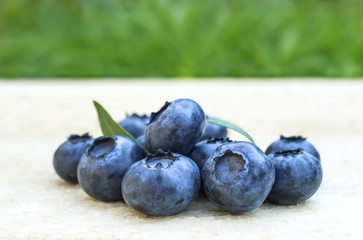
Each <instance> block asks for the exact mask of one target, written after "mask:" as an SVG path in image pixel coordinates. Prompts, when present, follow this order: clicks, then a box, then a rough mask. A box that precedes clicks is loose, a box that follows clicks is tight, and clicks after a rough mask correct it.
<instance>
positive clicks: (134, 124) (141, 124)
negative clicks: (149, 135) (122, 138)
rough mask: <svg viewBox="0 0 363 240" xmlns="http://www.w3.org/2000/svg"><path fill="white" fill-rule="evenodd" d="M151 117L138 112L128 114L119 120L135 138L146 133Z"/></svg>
mask: <svg viewBox="0 0 363 240" xmlns="http://www.w3.org/2000/svg"><path fill="white" fill-rule="evenodd" d="M149 121H150V118H149V117H148V116H146V115H143V116H139V115H138V114H135V113H134V114H132V115H131V116H128V115H126V118H125V119H124V120H122V121H121V122H119V124H120V125H121V126H122V127H123V128H124V129H125V130H126V131H128V132H129V133H130V134H131V135H132V136H133V137H134V138H137V137H139V136H141V135H143V134H144V132H145V128H146V124H148V123H149Z"/></svg>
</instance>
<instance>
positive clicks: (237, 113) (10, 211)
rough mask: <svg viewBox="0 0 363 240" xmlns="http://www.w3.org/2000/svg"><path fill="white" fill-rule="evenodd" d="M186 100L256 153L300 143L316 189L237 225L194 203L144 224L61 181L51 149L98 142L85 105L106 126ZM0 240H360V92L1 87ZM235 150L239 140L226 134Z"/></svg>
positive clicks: (285, 85)
mask: <svg viewBox="0 0 363 240" xmlns="http://www.w3.org/2000/svg"><path fill="white" fill-rule="evenodd" d="M177 98H191V99H194V100H195V101H197V102H198V103H199V104H200V105H201V106H202V107H203V109H204V111H205V112H206V113H207V114H208V115H210V116H215V117H219V118H221V119H224V120H227V121H230V122H233V123H235V124H237V125H238V126H240V127H242V128H243V129H244V130H246V131H247V132H248V133H250V134H251V135H252V136H253V137H254V139H255V141H256V144H257V145H258V146H259V147H260V148H261V149H262V150H265V149H266V147H267V146H268V145H269V144H270V143H271V142H273V141H275V140H277V139H278V137H279V135H280V134H284V135H303V136H306V137H308V140H309V141H310V142H312V143H313V144H314V145H315V146H316V148H317V149H318V151H319V152H320V155H321V159H322V160H321V161H322V166H323V172H324V176H323V183H322V185H321V187H320V189H319V190H318V192H317V193H316V194H315V195H314V196H313V197H312V198H311V199H309V200H307V201H306V202H303V203H301V204H298V205H291V206H280V205H274V204H269V203H265V204H263V205H262V206H260V207H259V208H258V209H256V210H254V211H252V212H249V213H245V214H229V213H227V212H223V211H221V210H218V209H217V208H216V207H214V205H212V204H211V203H210V202H209V201H208V200H207V199H206V198H205V197H203V196H199V197H198V198H197V199H196V200H195V201H194V202H193V203H192V204H191V205H190V206H189V207H188V208H187V209H186V211H184V212H182V213H180V214H177V215H174V216H170V217H148V216H145V215H142V214H140V213H137V212H135V211H134V210H132V209H130V208H129V207H128V206H127V205H126V204H125V203H124V202H114V203H103V202H100V201H97V200H94V199H92V198H91V197H89V196H87V195H86V194H85V193H84V192H83V191H82V189H81V188H80V187H79V185H71V184H68V183H66V182H64V181H63V180H61V179H60V178H59V177H58V176H57V175H56V173H55V171H54V169H53V166H52V158H53V154H54V152H55V150H56V148H57V147H58V146H59V145H60V144H61V143H62V142H63V141H64V140H66V138H67V137H68V135H70V134H72V133H78V134H81V133H84V132H90V133H91V135H93V136H99V135H100V134H101V132H100V128H99V125H98V120H97V114H96V111H95V109H94V107H93V104H92V100H93V99H94V100H97V101H99V102H100V103H101V104H103V106H104V107H105V108H106V109H107V110H108V111H109V112H110V114H111V115H112V116H113V117H114V118H115V119H117V120H120V119H122V118H123V117H124V114H125V113H126V112H128V113H132V112H137V113H150V112H151V111H157V110H158V109H159V108H160V107H161V106H162V105H163V104H164V102H165V101H167V100H168V101H171V100H173V99H177ZM0 110H1V115H0V153H1V158H0V193H1V194H0V215H1V217H0V239H24V238H30V239H148V240H149V239H170V238H172V239H207V238H208V239H255V238H257V239H291V238H292V237H293V238H294V239H361V238H360V236H361V235H362V234H363V228H362V227H361V226H362V223H361V222H360V221H361V216H362V214H363V205H362V203H363V198H362V197H363V191H362V190H363V163H362V161H363V158H362V156H363V81H339V80H333V81H330V80H319V79H315V80H314V79H313V80H306V79H289V80H287V81H279V80H278V79H275V80H258V81H251V80H244V81H238V80H233V79H211V80H204V81H194V80H190V79H179V80H178V81H176V80H173V79H171V80H170V81H165V80H163V81H160V80H157V79H156V80H154V81H145V80H138V81H136V80H127V81H117V80H107V79H105V80H102V79H100V80H90V81H66V80H54V79H53V80H51V81H50V80H49V81H48V80H43V81H34V80H20V81H5V80H4V81H0ZM229 136H230V137H231V138H232V139H234V140H244V137H243V136H240V135H239V134H237V133H234V132H232V131H229Z"/></svg>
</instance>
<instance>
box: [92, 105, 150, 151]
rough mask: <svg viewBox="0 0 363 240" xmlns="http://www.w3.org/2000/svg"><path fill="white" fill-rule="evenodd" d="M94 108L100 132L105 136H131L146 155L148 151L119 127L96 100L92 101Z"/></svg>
mask: <svg viewBox="0 0 363 240" xmlns="http://www.w3.org/2000/svg"><path fill="white" fill-rule="evenodd" d="M93 104H94V105H95V108H96V110H97V114H98V120H99V122H100V126H101V130H102V133H103V135H104V136H105V137H111V136H116V135H120V136H126V137H129V138H131V139H132V140H133V141H135V142H136V143H137V145H139V146H140V147H141V148H142V150H144V152H145V154H146V155H147V154H148V152H147V151H146V150H145V148H144V147H143V146H142V145H141V144H140V143H139V142H138V141H137V140H136V139H135V138H134V137H133V136H132V135H131V134H130V133H128V132H127V131H126V130H125V129H124V128H123V127H121V126H120V125H119V124H118V123H117V122H116V121H115V120H113V119H112V117H111V115H110V114H109V113H108V112H107V111H106V110H105V109H104V108H103V107H102V105H101V104H99V103H98V102H97V101H93Z"/></svg>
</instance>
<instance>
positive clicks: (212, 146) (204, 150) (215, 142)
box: [188, 138, 232, 171]
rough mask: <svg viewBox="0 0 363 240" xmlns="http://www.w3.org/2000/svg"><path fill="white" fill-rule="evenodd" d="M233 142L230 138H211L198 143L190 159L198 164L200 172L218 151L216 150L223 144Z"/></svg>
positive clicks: (190, 154)
mask: <svg viewBox="0 0 363 240" xmlns="http://www.w3.org/2000/svg"><path fill="white" fill-rule="evenodd" d="M229 142H232V141H231V140H229V139H228V138H209V139H207V140H203V141H200V142H198V143H197V144H196V145H195V146H194V148H193V150H192V151H191V153H189V155H188V156H189V157H190V158H191V159H192V160H193V161H194V162H195V163H196V164H197V166H198V168H199V170H200V171H202V168H203V166H204V163H205V162H206V161H207V160H208V158H209V157H210V156H212V154H213V153H214V152H215V151H216V149H217V148H218V147H219V146H221V145H222V144H225V143H229Z"/></svg>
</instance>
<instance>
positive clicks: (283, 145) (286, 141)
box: [265, 135, 320, 161]
mask: <svg viewBox="0 0 363 240" xmlns="http://www.w3.org/2000/svg"><path fill="white" fill-rule="evenodd" d="M298 148H301V149H304V150H305V151H306V152H308V153H310V154H312V155H314V156H315V157H316V158H317V159H318V160H319V161H320V155H319V153H318V151H317V150H316V148H315V147H314V146H313V145H312V144H311V143H310V142H308V141H307V140H306V138H304V137H301V136H291V137H284V136H283V135H281V136H280V139H279V140H277V141H275V142H273V143H271V145H270V146H269V147H268V148H267V149H266V152H265V153H266V155H269V154H270V153H273V152H280V151H286V150H295V149H298Z"/></svg>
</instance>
